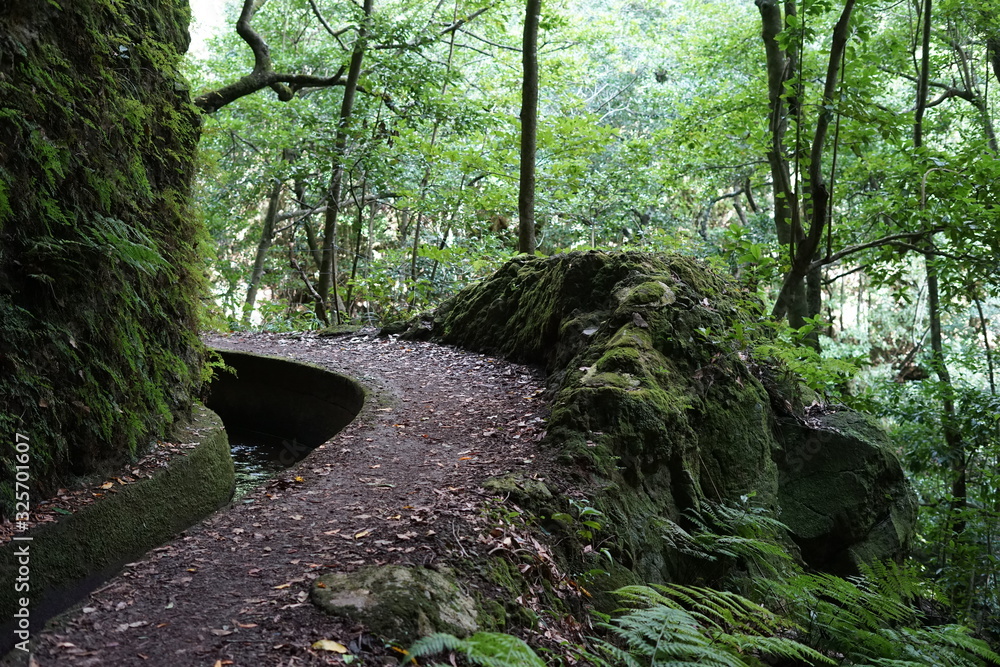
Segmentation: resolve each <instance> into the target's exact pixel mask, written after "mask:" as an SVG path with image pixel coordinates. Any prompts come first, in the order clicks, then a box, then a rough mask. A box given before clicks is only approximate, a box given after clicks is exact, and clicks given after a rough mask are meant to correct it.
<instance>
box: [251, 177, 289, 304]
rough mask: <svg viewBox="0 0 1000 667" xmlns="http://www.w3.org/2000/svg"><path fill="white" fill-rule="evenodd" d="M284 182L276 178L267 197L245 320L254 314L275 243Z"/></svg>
mask: <svg viewBox="0 0 1000 667" xmlns="http://www.w3.org/2000/svg"><path fill="white" fill-rule="evenodd" d="M283 188H284V184H283V183H282V182H281V181H280V180H278V179H277V178H275V179H274V185H273V186H272V187H271V192H270V193H269V195H268V199H267V213H265V214H264V224H263V226H262V227H261V230H260V241H259V242H258V243H257V256H256V257H255V258H254V262H253V270H252V271H251V272H250V281H249V282H248V283H247V299H246V303H245V304H244V305H243V322H244V323H247V322H249V321H250V317H251V315H253V308H254V304H255V303H256V302H257V289H258V287H259V286H260V280H261V278H262V277H263V275H264V264H265V260H266V259H267V251H268V250H270V249H271V245H272V244H273V243H274V222H275V219H277V217H278V213H279V211H280V210H281V192H282V189H283Z"/></svg>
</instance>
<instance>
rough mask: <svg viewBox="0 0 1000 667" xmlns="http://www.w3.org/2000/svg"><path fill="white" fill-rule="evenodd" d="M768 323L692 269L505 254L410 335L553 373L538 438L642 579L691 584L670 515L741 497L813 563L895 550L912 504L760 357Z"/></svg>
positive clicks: (638, 260)
mask: <svg viewBox="0 0 1000 667" xmlns="http://www.w3.org/2000/svg"><path fill="white" fill-rule="evenodd" d="M762 319H763V312H762V309H761V305H760V303H759V302H758V301H757V300H756V299H755V298H753V297H752V296H750V295H748V294H746V293H744V292H743V291H741V289H740V288H739V286H738V285H737V284H735V282H733V281H732V280H730V279H727V278H725V277H723V276H722V275H720V274H718V273H716V272H714V271H712V270H710V269H709V268H708V267H707V266H706V265H704V264H702V263H700V262H698V261H696V260H693V259H690V258H684V257H668V256H662V255H652V254H643V253H623V254H606V253H600V252H587V253H571V254H567V255H558V256H555V257H551V258H547V259H536V258H517V259H514V260H512V261H510V262H509V263H508V264H506V265H505V266H504V267H503V268H502V269H501V270H500V271H498V272H497V273H496V274H495V275H494V276H493V277H491V278H489V279H488V280H486V281H484V282H483V283H481V284H479V285H476V286H473V287H470V288H468V289H466V290H463V291H462V292H461V293H460V294H459V295H458V296H457V297H456V298H455V299H453V300H452V301H451V302H449V303H447V304H445V305H444V306H443V307H442V308H440V309H439V310H438V311H437V312H436V313H435V314H434V315H433V316H432V317H430V318H426V319H425V320H424V321H423V322H420V323H418V324H416V325H415V326H413V327H412V328H411V330H410V332H409V334H408V335H411V336H433V337H436V338H438V339H440V340H443V341H444V342H449V343H455V344H458V345H462V346H464V347H468V348H472V349H476V350H480V351H488V352H492V353H498V354H502V355H506V356H508V357H510V358H513V359H515V360H518V361H522V362H532V363H537V364H542V365H544V366H545V367H546V368H547V370H548V371H549V373H550V378H551V386H552V390H553V392H554V400H553V404H552V413H551V416H550V418H549V422H548V434H547V436H546V441H547V442H548V444H549V445H551V446H552V447H555V448H558V450H559V451H560V452H561V454H562V456H563V458H564V459H565V460H566V461H567V462H568V463H572V464H575V465H578V466H581V467H582V468H583V469H584V470H586V471H587V472H588V475H589V478H590V481H591V482H592V483H593V484H594V485H595V486H596V488H597V489H599V490H598V491H597V497H596V498H593V499H592V502H594V503H595V506H597V507H599V508H600V509H601V510H602V511H604V512H605V514H606V515H608V517H610V519H611V520H610V521H609V525H610V526H611V527H612V529H613V530H614V531H615V532H616V535H615V539H616V540H617V543H618V544H619V547H620V554H619V556H618V559H619V561H620V562H621V563H623V564H624V565H625V566H626V567H627V568H628V569H630V570H631V571H632V572H633V573H634V574H635V575H636V576H637V577H639V578H641V579H644V580H647V581H656V580H663V579H668V580H678V579H684V578H686V577H687V576H689V575H690V572H685V571H684V565H683V558H680V557H679V556H678V554H677V553H676V552H675V551H672V550H671V549H670V548H668V547H666V546H665V541H664V539H663V535H664V532H665V530H666V529H665V527H664V526H665V522H664V519H667V520H669V521H672V522H683V521H684V519H683V517H684V515H685V512H687V511H689V510H698V509H700V508H701V506H702V504H703V503H704V502H705V501H711V502H719V503H738V502H741V499H742V498H745V497H747V496H752V497H753V498H754V502H755V503H759V504H762V505H764V506H765V507H768V508H771V509H773V510H775V512H776V513H777V516H778V518H779V519H780V520H782V521H783V522H785V523H786V524H787V525H788V527H789V528H790V530H791V537H792V539H793V540H794V541H795V542H796V543H797V544H798V546H799V549H800V550H801V555H802V558H803V559H804V560H805V561H806V563H807V564H808V565H810V566H814V567H816V568H821V569H828V570H832V571H835V572H838V573H849V572H852V571H856V569H857V566H858V564H859V562H861V561H867V560H872V559H881V558H891V557H895V556H898V555H899V554H900V553H902V552H903V551H904V550H905V549H906V547H907V543H908V541H909V539H910V537H911V534H912V530H913V525H914V520H915V514H916V504H915V498H914V495H913V492H912V490H911V489H910V487H909V485H908V483H907V482H906V480H905V478H904V476H903V473H902V469H901V467H900V463H899V461H898V460H897V458H896V457H895V455H894V454H893V452H892V451H891V447H890V444H889V443H888V442H887V440H886V437H885V436H884V434H882V432H881V431H880V430H879V429H878V428H877V427H876V426H874V425H873V424H872V423H871V421H870V420H868V419H866V418H865V417H863V416H861V415H857V414H855V413H852V412H849V411H844V410H838V411H833V410H826V409H824V408H822V407H818V406H813V407H812V408H810V409H809V410H807V409H806V406H805V405H804V404H803V403H804V401H803V399H802V397H801V395H800V390H799V383H798V381H797V379H796V378H794V377H792V376H791V374H790V373H788V372H787V371H784V370H782V368H781V367H780V365H776V364H770V363H767V362H764V361H760V360H755V359H754V357H753V349H754V346H755V344H756V343H758V342H761V341H762V340H764V339H766V337H767V335H768V334H767V328H766V327H761V326H759V322H760V321H761V320H762Z"/></svg>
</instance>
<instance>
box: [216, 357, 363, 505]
mask: <svg viewBox="0 0 1000 667" xmlns="http://www.w3.org/2000/svg"><path fill="white" fill-rule="evenodd" d="M218 353H219V355H220V356H221V357H222V360H223V361H224V362H225V364H226V370H222V371H217V372H216V375H215V378H214V379H213V381H212V384H211V387H210V390H209V395H208V398H207V400H206V401H205V403H206V405H207V406H208V407H209V408H211V409H212V410H213V411H215V412H216V413H217V414H218V415H219V416H220V417H221V418H222V422H223V423H224V424H225V425H226V434H227V435H228V437H229V445H230V451H231V452H232V457H233V464H234V466H235V469H236V491H235V494H234V499H239V498H241V497H243V496H244V495H246V493H247V492H249V491H250V490H251V489H253V488H254V487H255V486H258V485H260V484H262V483H264V482H265V481H267V480H268V479H270V478H271V477H274V476H275V475H276V474H278V473H279V472H280V471H281V470H284V469H285V468H288V467H289V466H291V465H293V464H295V463H297V462H299V461H301V460H302V459H303V458H305V457H306V456H307V455H308V454H309V452H311V451H312V450H313V449H315V448H316V447H317V446H319V445H321V444H323V443H324V442H326V441H327V440H329V439H330V438H332V437H333V436H334V435H336V434H337V433H339V432H340V430H341V429H343V428H344V427H345V426H347V425H348V424H350V423H351V421H352V420H353V419H354V417H355V416H356V415H357V414H358V412H359V411H360V410H361V407H362V406H363V405H364V400H365V393H364V390H363V389H362V388H361V386H360V385H359V384H358V383H357V382H355V381H354V380H352V379H350V378H348V377H345V376H343V375H338V374H337V373H333V372H330V371H328V370H325V369H322V368H319V367H317V366H310V365H307V364H302V363H299V362H294V361H289V360H287V359H278V358H274V357H265V356H259V355H255V354H250V353H247V352H235V351H229V350H219V351H218Z"/></svg>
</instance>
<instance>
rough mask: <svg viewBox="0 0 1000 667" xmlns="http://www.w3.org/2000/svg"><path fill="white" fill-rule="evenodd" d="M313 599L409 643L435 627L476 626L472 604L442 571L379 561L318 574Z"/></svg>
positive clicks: (458, 629)
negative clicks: (346, 571) (346, 570)
mask: <svg viewBox="0 0 1000 667" xmlns="http://www.w3.org/2000/svg"><path fill="white" fill-rule="evenodd" d="M311 597H312V601H313V603H315V604H316V605H317V606H318V607H320V608H321V609H323V610H324V611H326V612H328V613H330V614H333V615H335V616H342V617H345V618H350V619H352V620H354V621H357V622H359V623H362V624H364V625H365V626H366V627H367V628H368V629H369V630H371V631H372V632H375V633H377V634H379V635H382V636H383V637H386V638H387V639H390V640H394V641H398V642H401V643H404V644H408V643H411V642H413V641H414V640H416V639H418V638H419V637H422V636H426V635H429V634H432V633H434V632H447V633H450V634H453V635H456V636H459V637H465V636H467V635H470V634H472V633H474V632H475V631H476V630H477V629H478V625H477V623H476V616H477V612H476V605H475V602H473V600H472V598H470V597H469V596H468V595H466V594H465V593H463V592H462V591H461V589H460V588H459V587H458V584H457V583H456V581H455V579H454V578H453V577H451V576H450V575H449V574H448V573H447V572H438V571H435V570H430V569H427V568H413V567H403V566H401V565H384V566H380V567H379V566H372V567H365V568H362V569H360V570H358V571H357V572H352V573H340V572H336V573H332V574H327V575H323V576H322V577H320V578H318V579H317V580H316V581H315V582H313V587H312V592H311Z"/></svg>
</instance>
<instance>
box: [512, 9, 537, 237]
mask: <svg viewBox="0 0 1000 667" xmlns="http://www.w3.org/2000/svg"><path fill="white" fill-rule="evenodd" d="M541 13H542V0H527V4H526V7H525V13H524V42H523V54H522V56H523V57H522V63H523V65H524V78H523V80H522V85H521V178H520V188H519V191H518V195H517V215H518V221H519V223H518V234H517V249H518V251H519V252H523V253H527V254H529V255H533V254H535V153H536V151H537V146H538V23H539V20H540V18H541Z"/></svg>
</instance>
